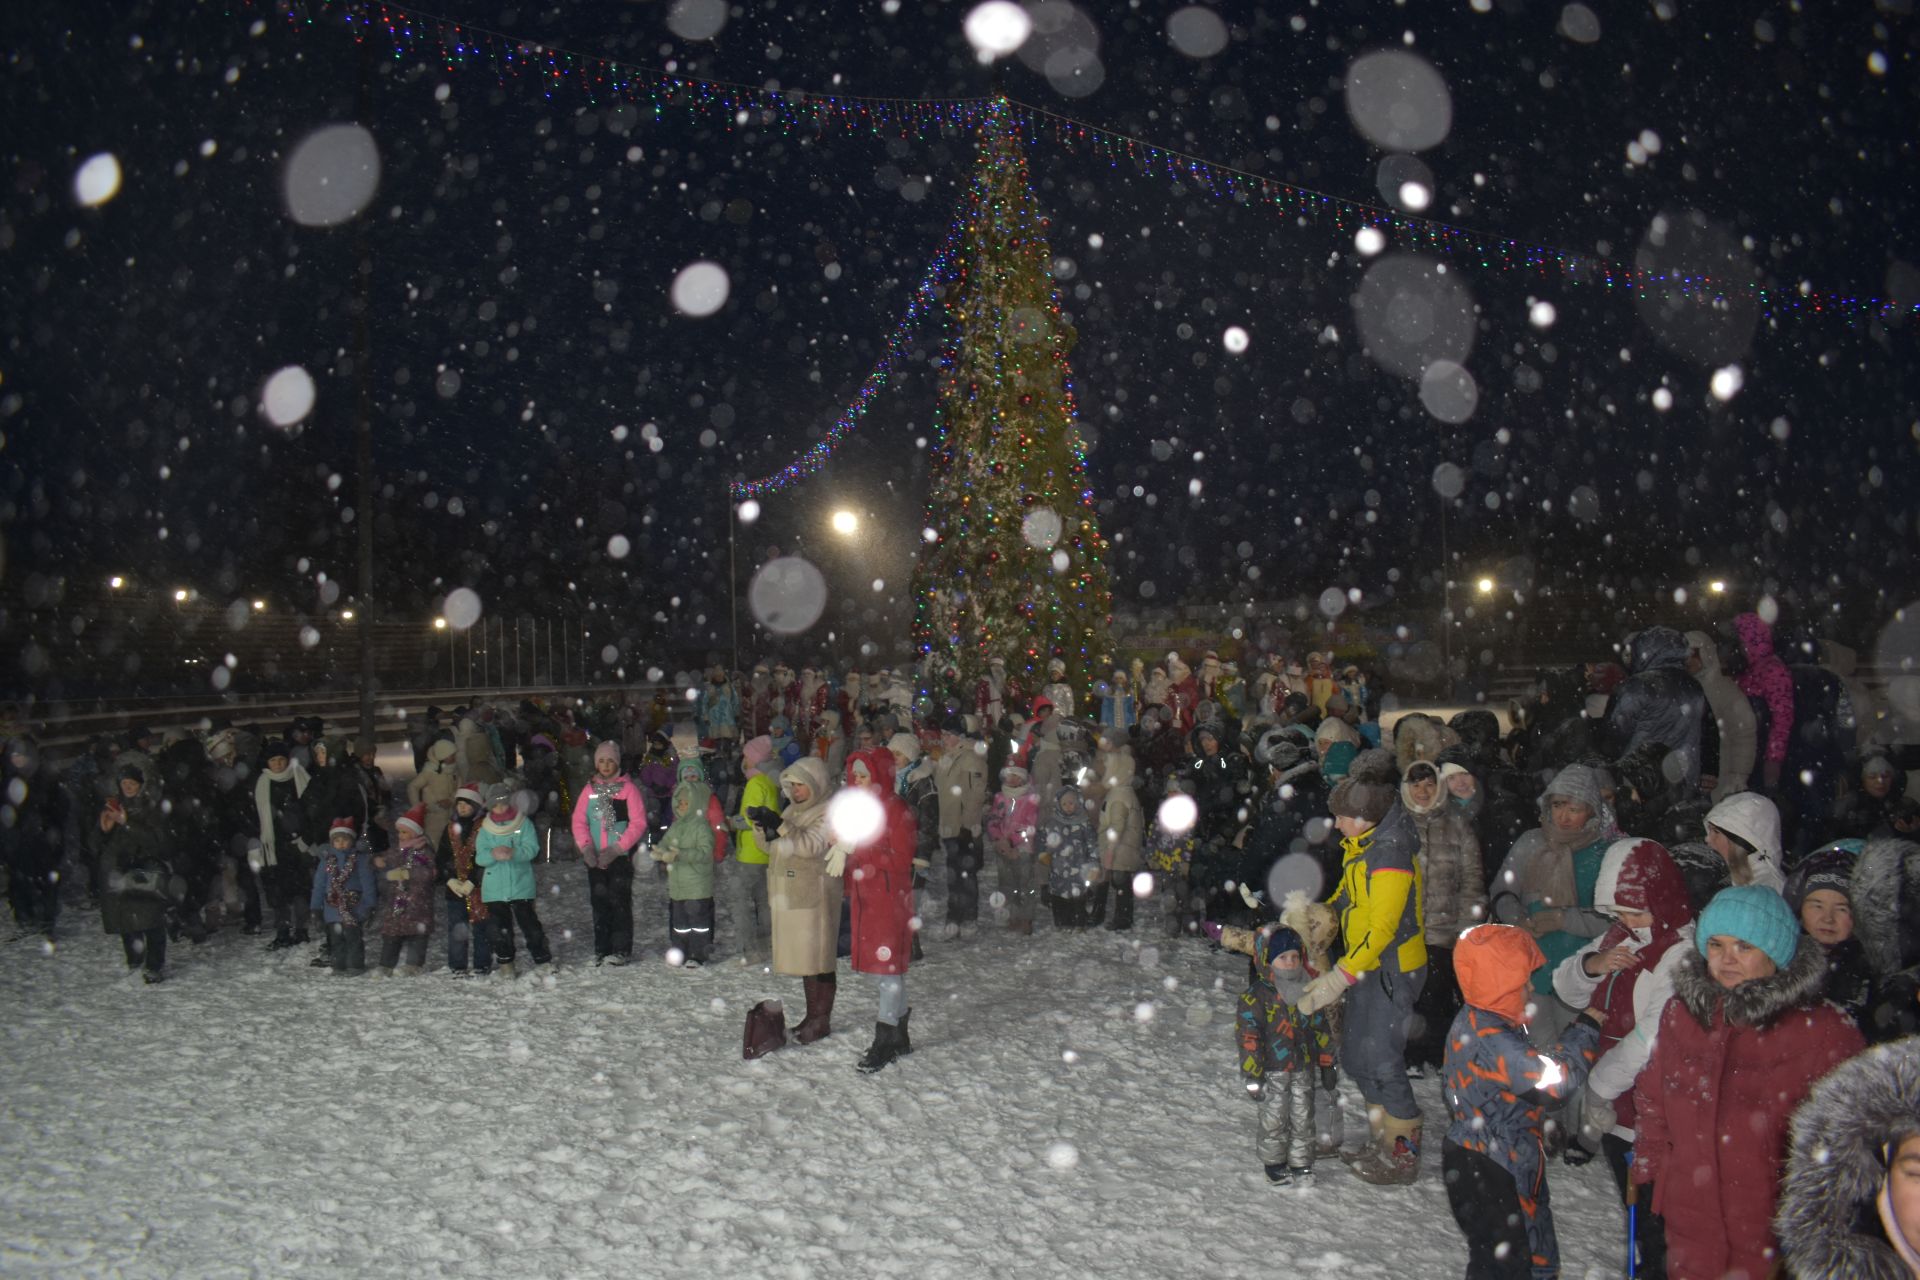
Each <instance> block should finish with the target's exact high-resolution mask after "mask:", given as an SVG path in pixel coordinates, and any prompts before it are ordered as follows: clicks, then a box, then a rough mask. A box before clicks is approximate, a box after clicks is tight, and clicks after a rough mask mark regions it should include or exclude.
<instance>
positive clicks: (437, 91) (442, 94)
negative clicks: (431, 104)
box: [433, 83, 453, 102]
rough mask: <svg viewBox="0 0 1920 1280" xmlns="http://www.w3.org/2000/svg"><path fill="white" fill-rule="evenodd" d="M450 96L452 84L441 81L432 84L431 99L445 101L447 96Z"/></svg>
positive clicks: (451, 94)
mask: <svg viewBox="0 0 1920 1280" xmlns="http://www.w3.org/2000/svg"><path fill="white" fill-rule="evenodd" d="M452 96H453V86H452V85H450V84H445V83H442V84H437V85H435V86H433V100H434V101H435V102H445V101H446V100H447V99H448V98H451V97H452Z"/></svg>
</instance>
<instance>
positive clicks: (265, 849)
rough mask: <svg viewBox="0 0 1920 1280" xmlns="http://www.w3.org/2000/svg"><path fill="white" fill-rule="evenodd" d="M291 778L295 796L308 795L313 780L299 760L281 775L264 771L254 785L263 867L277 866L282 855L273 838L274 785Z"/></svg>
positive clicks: (289, 765)
mask: <svg viewBox="0 0 1920 1280" xmlns="http://www.w3.org/2000/svg"><path fill="white" fill-rule="evenodd" d="M289 778H291V779H293V794H294V795H295V796H304V795H305V794H307V783H308V782H309V781H311V779H309V778H308V777H307V771H306V770H305V769H303V768H301V767H300V762H299V761H298V760H289V761H288V762H287V767H286V768H285V769H284V770H282V771H281V772H279V773H275V772H274V771H273V770H271V769H262V770H261V771H260V779H259V781H257V782H255V783H254V784H253V807H254V811H255V812H256V813H258V814H259V815H260V865H261V866H263V867H271V866H275V865H277V864H278V863H279V861H280V853H279V850H278V849H277V848H275V847H274V846H275V841H274V838H273V784H274V783H276V782H285V781H286V780H287V779H289Z"/></svg>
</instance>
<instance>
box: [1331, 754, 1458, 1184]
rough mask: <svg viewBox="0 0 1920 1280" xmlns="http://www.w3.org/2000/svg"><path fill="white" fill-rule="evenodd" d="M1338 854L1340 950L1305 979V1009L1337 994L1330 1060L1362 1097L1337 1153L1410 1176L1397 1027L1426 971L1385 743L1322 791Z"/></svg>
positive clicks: (1380, 1175) (1413, 843)
mask: <svg viewBox="0 0 1920 1280" xmlns="http://www.w3.org/2000/svg"><path fill="white" fill-rule="evenodd" d="M1327 808H1328V809H1329V810H1330V811H1331V812H1332V814H1333V820H1334V826H1335V827H1336V828H1338V830H1339V832H1340V837H1341V840H1340V848H1341V852H1342V854H1343V859H1342V862H1341V868H1340V887H1339V889H1338V890H1337V891H1336V892H1335V893H1334V895H1333V898H1332V902H1333V905H1334V906H1335V907H1336V909H1338V910H1339V911H1340V933H1341V937H1342V938H1344V939H1345V942H1346V955H1344V956H1343V957H1341V959H1340V961H1339V962H1338V963H1337V964H1335V965H1334V966H1333V968H1332V969H1331V970H1330V971H1329V972H1327V973H1325V974H1322V975H1321V976H1320V977H1318V978H1316V979H1314V981H1313V982H1312V983H1311V984H1310V985H1309V986H1308V988H1307V990H1306V993H1305V995H1303V996H1302V998H1301V1001H1300V1009H1301V1011H1302V1012H1303V1013H1308V1014H1311V1013H1314V1012H1317V1011H1319V1010H1321V1009H1324V1008H1328V1007H1330V1006H1331V1005H1333V1004H1335V1003H1338V1002H1339V1001H1341V1000H1345V1001H1346V1008H1345V1010H1344V1011H1343V1014H1342V1030H1341V1037H1340V1065H1341V1067H1342V1068H1343V1069H1344V1070H1345V1071H1346V1073H1347V1074H1348V1075H1349V1076H1351V1077H1352V1078H1353V1082H1354V1083H1355V1084H1356V1085H1358V1086H1359V1088H1360V1094H1361V1096H1362V1097H1364V1098H1365V1099H1366V1100H1367V1142H1366V1145H1365V1146H1363V1147H1362V1148H1361V1149H1360V1151H1359V1152H1358V1153H1357V1154H1354V1155H1351V1156H1346V1155H1344V1153H1343V1158H1345V1159H1347V1160H1348V1162H1349V1163H1350V1164H1351V1165H1352V1167H1353V1171H1354V1173H1356V1174H1357V1175H1359V1176H1360V1177H1361V1178H1362V1179H1364V1180H1366V1181H1368V1182H1372V1183H1378V1184H1401V1185H1404V1184H1406V1183H1410V1182H1412V1181H1413V1180H1414V1178H1415V1176H1416V1175H1417V1174H1418V1172H1419V1168H1420V1107H1419V1105H1418V1104H1417V1103H1416V1102H1415V1101H1414V1098H1413V1086H1412V1085H1411V1084H1410V1083H1409V1082H1408V1080H1407V1031H1408V1026H1409V1023H1410V1022H1411V1020H1412V1018H1413V1006H1414V1001H1415V1000H1417V999H1418V998H1419V996H1420V989H1421V987H1423V986H1425V985H1426V980H1427V942H1426V935H1425V932H1424V929H1423V927H1422V926H1423V921H1422V919H1421V906H1420V898H1421V890H1420V859H1419V853H1420V833H1419V832H1418V830H1416V829H1415V827H1414V825H1413V819H1412V817H1411V816H1410V815H1409V814H1408V813H1407V811H1406V809H1404V808H1403V807H1402V806H1401V804H1400V772H1399V769H1398V767H1397V766H1396V765H1395V763H1394V758H1393V753H1392V752H1390V751H1381V750H1374V751H1363V752H1361V753H1360V754H1359V755H1358V756H1356V757H1355V758H1354V762H1353V767H1352V768H1351V769H1350V770H1349V771H1348V773H1347V776H1346V777H1345V778H1343V779H1342V780H1341V781H1340V784H1339V785H1338V786H1336V787H1335V788H1334V789H1333V794H1332V795H1330V796H1328V797H1327Z"/></svg>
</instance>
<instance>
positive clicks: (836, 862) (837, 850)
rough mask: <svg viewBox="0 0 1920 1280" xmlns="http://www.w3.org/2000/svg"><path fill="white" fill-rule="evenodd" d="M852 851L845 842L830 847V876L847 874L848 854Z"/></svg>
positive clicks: (828, 871)
mask: <svg viewBox="0 0 1920 1280" xmlns="http://www.w3.org/2000/svg"><path fill="white" fill-rule="evenodd" d="M851 852H853V851H852V850H851V849H849V848H847V846H845V845H843V844H836V845H834V846H833V847H832V848H830V849H828V850H827V874H828V875H830V876H838V875H845V874H846V871H847V855H848V854H849V853H851Z"/></svg>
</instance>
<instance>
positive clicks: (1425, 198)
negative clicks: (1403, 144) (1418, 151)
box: [1374, 152, 1436, 213]
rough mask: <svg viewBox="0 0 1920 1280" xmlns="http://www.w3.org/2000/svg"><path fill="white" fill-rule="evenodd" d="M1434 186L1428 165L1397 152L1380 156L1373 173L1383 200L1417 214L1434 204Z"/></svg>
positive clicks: (1413, 157)
mask: <svg viewBox="0 0 1920 1280" xmlns="http://www.w3.org/2000/svg"><path fill="white" fill-rule="evenodd" d="M1435 185H1436V183H1435V180H1434V176H1433V170H1431V169H1429V168H1427V166H1426V165H1425V163H1423V162H1422V161H1421V159H1420V157H1419V156H1410V155H1405V154H1403V153H1400V152H1395V153H1394V154H1393V155H1390V156H1383V157H1382V158H1381V160H1380V167H1379V168H1378V169H1377V170H1376V171H1375V172H1374V186H1375V187H1376V188H1377V189H1378V190H1379V192H1380V198H1381V199H1382V200H1385V201H1386V202H1387V203H1389V204H1392V205H1395V206H1396V207H1398V208H1401V209H1407V210H1410V211H1412V212H1416V213H1417V212H1419V211H1420V210H1422V209H1424V208H1426V207H1427V206H1428V205H1429V204H1432V203H1433V191H1434V187H1435ZM1409 188H1418V189H1417V190H1409Z"/></svg>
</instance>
